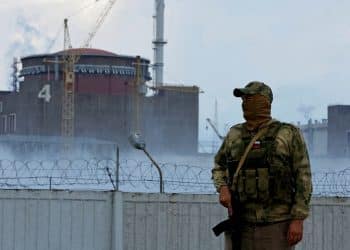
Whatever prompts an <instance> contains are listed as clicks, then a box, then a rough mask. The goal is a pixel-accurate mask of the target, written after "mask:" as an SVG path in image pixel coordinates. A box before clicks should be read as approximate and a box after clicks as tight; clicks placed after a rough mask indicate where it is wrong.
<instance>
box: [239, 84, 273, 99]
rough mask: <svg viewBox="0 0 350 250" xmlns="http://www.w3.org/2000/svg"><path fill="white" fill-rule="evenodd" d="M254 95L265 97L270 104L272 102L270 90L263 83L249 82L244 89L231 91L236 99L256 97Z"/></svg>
mask: <svg viewBox="0 0 350 250" xmlns="http://www.w3.org/2000/svg"><path fill="white" fill-rule="evenodd" d="M256 94H260V95H263V96H266V97H267V98H268V99H269V100H270V102H271V103H272V100H273V94H272V90H271V88H270V87H269V86H267V85H266V84H265V83H263V82H257V81H254V82H250V83H248V84H247V85H246V86H245V87H244V88H235V89H234V90H233V95H234V96H236V97H241V96H244V95H256Z"/></svg>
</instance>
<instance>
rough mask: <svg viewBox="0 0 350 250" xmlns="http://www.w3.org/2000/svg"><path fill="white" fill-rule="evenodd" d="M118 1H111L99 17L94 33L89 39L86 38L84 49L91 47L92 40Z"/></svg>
mask: <svg viewBox="0 0 350 250" xmlns="http://www.w3.org/2000/svg"><path fill="white" fill-rule="evenodd" d="M116 1H117V0H109V1H108V3H107V5H106V6H105V8H104V9H103V11H102V13H101V15H100V16H99V17H98V19H97V21H96V24H95V27H94V28H93V29H92V31H91V32H90V33H89V35H88V37H87V38H86V40H85V42H84V45H83V47H84V48H87V47H89V46H90V42H91V40H92V39H93V38H94V36H95V35H96V33H97V31H98V30H99V28H100V27H101V25H102V24H103V22H104V21H105V20H106V17H107V16H108V14H109V12H110V11H111V9H112V7H113V5H114V4H115V2H116Z"/></svg>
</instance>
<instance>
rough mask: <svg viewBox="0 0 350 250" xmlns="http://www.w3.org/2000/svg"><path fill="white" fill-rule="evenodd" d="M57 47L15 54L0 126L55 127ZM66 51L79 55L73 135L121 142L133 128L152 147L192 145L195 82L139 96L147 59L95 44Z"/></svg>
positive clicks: (59, 71)
mask: <svg viewBox="0 0 350 250" xmlns="http://www.w3.org/2000/svg"><path fill="white" fill-rule="evenodd" d="M71 52H72V51H71ZM65 53H66V52H64V51H63V52H58V53H54V54H45V55H34V56H28V57H24V58H22V60H21V61H22V65H23V67H22V70H21V75H20V76H21V77H22V78H23V79H22V81H21V82H20V86H19V90H18V91H16V92H1V93H0V104H1V105H2V113H1V124H0V133H1V134H3V135H8V134H15V135H28V136H60V135H61V120H62V95H63V83H64V82H63V77H64V73H63V69H64V67H63V64H62V63H61V61H62V59H63V56H64V54H65ZM74 53H79V54H80V56H81V57H80V59H79V61H78V62H77V63H76V64H75V99H74V107H75V108H74V136H75V137H79V138H96V139H100V140H107V141H111V142H115V143H116V144H118V145H119V146H120V148H121V149H122V150H123V149H124V150H127V149H129V143H128V140H127V138H128V136H129V135H130V133H131V132H133V131H134V130H135V129H136V128H137V129H138V130H140V132H141V133H142V134H143V136H144V137H145V140H146V143H147V147H148V148H150V149H152V150H157V151H164V152H165V151H167V152H175V153H191V154H192V153H196V152H197V143H198V95H199V89H198V87H196V86H193V87H184V86H172V87H170V86H167V87H163V88H160V89H157V90H156V93H157V94H155V95H152V96H150V97H147V96H146V95H145V89H146V82H147V81H149V80H151V77H150V73H149V66H150V65H149V64H150V62H149V60H147V59H144V58H137V57H131V56H122V55H117V54H114V53H111V52H107V51H104V50H97V49H75V51H74ZM136 80H137V81H138V84H139V85H138V89H137V92H135V81H136ZM135 93H137V94H135ZM136 95H137V97H135V96H136ZM136 100H137V102H136ZM136 117H137V119H136ZM136 123H137V124H136Z"/></svg>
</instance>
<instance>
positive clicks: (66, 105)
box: [61, 0, 117, 138]
mask: <svg viewBox="0 0 350 250" xmlns="http://www.w3.org/2000/svg"><path fill="white" fill-rule="evenodd" d="M116 1H117V0H109V1H108V3H107V5H106V6H105V8H104V9H103V11H102V13H101V14H100V16H99V17H98V19H97V21H96V24H95V26H94V28H93V29H92V31H91V32H90V33H89V35H88V37H87V39H86V40H85V42H84V44H83V46H81V47H80V48H87V47H89V46H90V43H91V41H92V39H93V38H94V37H95V35H96V33H97V31H98V30H99V28H100V27H101V26H102V24H103V22H104V21H105V19H106V17H107V16H108V14H109V12H110V11H111V9H112V7H113V5H114V4H115V3H116ZM71 49H72V44H71V40H70V33H69V28H68V20H67V19H65V20H64V55H63V60H62V61H63V65H64V66H63V67H64V87H63V98H62V124H61V135H62V136H64V137H68V138H69V137H73V136H74V94H75V93H74V92H75V73H74V66H75V64H76V63H77V62H78V61H79V59H80V56H81V54H80V53H79V50H71Z"/></svg>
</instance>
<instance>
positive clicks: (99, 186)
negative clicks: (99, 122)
mask: <svg viewBox="0 0 350 250" xmlns="http://www.w3.org/2000/svg"><path fill="white" fill-rule="evenodd" d="M159 165H160V167H161V169H162V171H163V176H164V179H163V181H164V188H165V192H168V193H203V194H204V193H205V194H210V193H215V192H216V191H215V188H214V185H213V183H212V180H211V166H196V165H191V164H183V163H181V164H180V163H171V162H167V163H161V164H159ZM116 167H117V162H116V161H115V160H113V159H75V160H70V159H59V160H42V161H40V160H30V161H19V160H0V188H2V189H64V190H113V189H115V188H116V187H117V188H118V189H119V190H120V191H126V192H158V187H159V175H158V172H157V170H156V169H155V168H154V167H153V166H152V163H150V162H146V161H139V160H134V159H124V160H121V161H120V162H119V176H118V178H116V177H117V176H116V173H117V171H116ZM312 180H313V195H314V196H350V168H346V169H344V170H341V171H334V172H316V173H313V174H312Z"/></svg>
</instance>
